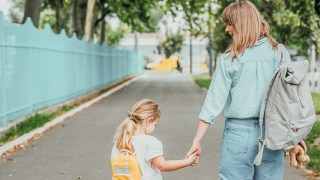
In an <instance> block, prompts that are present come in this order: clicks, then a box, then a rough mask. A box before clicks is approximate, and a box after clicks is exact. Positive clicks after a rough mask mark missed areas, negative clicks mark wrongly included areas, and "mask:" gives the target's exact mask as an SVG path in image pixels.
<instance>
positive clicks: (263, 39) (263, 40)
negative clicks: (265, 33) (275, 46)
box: [254, 37, 268, 46]
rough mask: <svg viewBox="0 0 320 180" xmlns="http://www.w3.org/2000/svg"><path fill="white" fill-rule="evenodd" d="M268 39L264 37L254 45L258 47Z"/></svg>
mask: <svg viewBox="0 0 320 180" xmlns="http://www.w3.org/2000/svg"><path fill="white" fill-rule="evenodd" d="M267 40H268V39H267V38H266V37H264V38H261V39H259V40H258V41H257V42H256V43H255V44H254V45H255V46H258V45H260V44H262V43H264V42H266V41H267Z"/></svg>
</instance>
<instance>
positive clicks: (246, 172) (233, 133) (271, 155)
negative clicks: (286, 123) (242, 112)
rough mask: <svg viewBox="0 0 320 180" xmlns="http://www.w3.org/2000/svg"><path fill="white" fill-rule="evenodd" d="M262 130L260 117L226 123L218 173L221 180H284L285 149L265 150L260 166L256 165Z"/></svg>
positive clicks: (229, 120)
mask: <svg viewBox="0 0 320 180" xmlns="http://www.w3.org/2000/svg"><path fill="white" fill-rule="evenodd" d="M259 129H260V128H259V118H247V119H233V118H232V119H231V118H230V119H227V120H226V122H225V128H224V133H223V141H222V147H221V148H222V149H221V157H220V171H219V176H220V178H221V179H222V180H282V177H283V168H284V167H283V163H284V151H283V150H276V151H273V150H270V149H267V148H264V152H263V159H262V162H261V164H260V165H259V166H255V165H253V160H254V158H255V157H256V155H257V154H258V147H259V144H258V137H259V135H260V132H259ZM263 131H264V128H263Z"/></svg>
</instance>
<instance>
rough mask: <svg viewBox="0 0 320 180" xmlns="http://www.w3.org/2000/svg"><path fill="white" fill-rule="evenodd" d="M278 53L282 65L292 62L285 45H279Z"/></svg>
mask: <svg viewBox="0 0 320 180" xmlns="http://www.w3.org/2000/svg"><path fill="white" fill-rule="evenodd" d="M277 52H278V59H279V61H280V63H287V62H290V61H291V60H290V55H289V53H288V52H287V49H286V47H285V46H284V45H283V44H278V45H277Z"/></svg>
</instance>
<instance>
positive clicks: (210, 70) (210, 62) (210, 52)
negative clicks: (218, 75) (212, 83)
mask: <svg viewBox="0 0 320 180" xmlns="http://www.w3.org/2000/svg"><path fill="white" fill-rule="evenodd" d="M208 52H209V75H210V77H212V74H213V73H212V72H213V71H212V60H213V32H212V26H211V24H210V23H209V49H208Z"/></svg>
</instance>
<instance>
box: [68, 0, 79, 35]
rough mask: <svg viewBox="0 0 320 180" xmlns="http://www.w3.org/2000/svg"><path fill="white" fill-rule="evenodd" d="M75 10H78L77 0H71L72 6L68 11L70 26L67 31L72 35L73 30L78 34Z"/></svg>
mask: <svg viewBox="0 0 320 180" xmlns="http://www.w3.org/2000/svg"><path fill="white" fill-rule="evenodd" d="M77 11H78V0H72V7H71V12H70V22H71V27H70V31H69V33H70V34H71V35H72V33H73V32H75V33H76V34H78V32H79V30H78V27H79V25H78V17H77Z"/></svg>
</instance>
